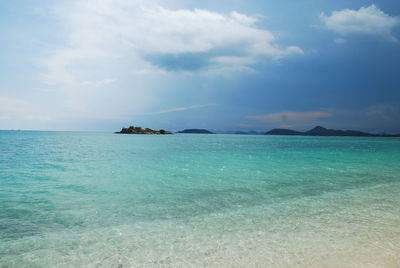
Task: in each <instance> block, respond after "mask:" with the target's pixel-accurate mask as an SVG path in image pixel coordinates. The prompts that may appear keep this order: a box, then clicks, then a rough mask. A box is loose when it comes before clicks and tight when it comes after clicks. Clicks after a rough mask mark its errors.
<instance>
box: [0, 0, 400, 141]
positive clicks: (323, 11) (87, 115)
mask: <svg viewBox="0 0 400 268" xmlns="http://www.w3.org/2000/svg"><path fill="white" fill-rule="evenodd" d="M0 78H1V79H0V129H31V130H88V131H117V130H119V129H121V128H122V127H126V126H130V125H135V126H136V125H138V126H143V127H150V128H155V129H161V128H162V129H167V130H172V131H176V130H181V129H184V128H206V129H212V130H231V131H232V130H242V131H248V130H256V131H267V130H270V129H272V128H290V129H297V130H307V129H310V128H312V127H314V126H316V125H322V126H325V127H327V128H336V129H356V130H363V131H370V132H374V133H381V132H387V133H400V2H399V1H398V0H375V1H373V0H335V1H331V0H296V1H293V0H279V1H278V0H274V1H272V0H245V1H244V0H220V1H211V0H203V1H194V0H165V1H164V0H154V1H148V0H147V1H142V0H87V1H85V0H79V1H78V0H42V1H37V0H14V1H6V0H0Z"/></svg>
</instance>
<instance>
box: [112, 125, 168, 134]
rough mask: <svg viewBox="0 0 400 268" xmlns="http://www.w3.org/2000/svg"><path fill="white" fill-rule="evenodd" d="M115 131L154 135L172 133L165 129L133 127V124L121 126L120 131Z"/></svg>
mask: <svg viewBox="0 0 400 268" xmlns="http://www.w3.org/2000/svg"><path fill="white" fill-rule="evenodd" d="M115 133H116V134H154V135H164V134H172V133H171V132H169V131H166V130H164V129H160V130H153V129H150V128H142V127H135V126H130V127H127V128H122V129H121V131H119V132H115Z"/></svg>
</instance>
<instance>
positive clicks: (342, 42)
mask: <svg viewBox="0 0 400 268" xmlns="http://www.w3.org/2000/svg"><path fill="white" fill-rule="evenodd" d="M334 42H335V44H338V45H341V44H345V43H347V40H346V39H343V38H336V39H335V40H334Z"/></svg>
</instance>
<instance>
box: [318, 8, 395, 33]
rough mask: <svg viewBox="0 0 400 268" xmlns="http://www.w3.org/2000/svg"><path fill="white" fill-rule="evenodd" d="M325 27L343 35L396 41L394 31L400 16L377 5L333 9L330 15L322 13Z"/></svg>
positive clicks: (321, 16)
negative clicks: (359, 35)
mask: <svg viewBox="0 0 400 268" xmlns="http://www.w3.org/2000/svg"><path fill="white" fill-rule="evenodd" d="M320 18H321V20H322V21H323V22H324V24H325V27H326V28H327V29H329V30H332V31H334V32H337V33H339V34H342V35H349V34H365V35H370V36H376V37H381V38H384V39H386V40H390V41H396V40H397V39H396V38H395V37H394V36H393V34H392V31H393V29H394V28H395V27H398V26H399V25H400V19H399V18H398V17H393V16H390V15H388V14H386V13H384V12H383V11H382V10H380V9H379V8H378V7H377V6H375V5H371V6H369V7H361V8H360V9H359V10H352V9H343V10H339V11H333V12H332V14H331V15H330V16H325V14H324V13H321V15H320Z"/></svg>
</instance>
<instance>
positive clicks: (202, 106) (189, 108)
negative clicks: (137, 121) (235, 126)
mask: <svg viewBox="0 0 400 268" xmlns="http://www.w3.org/2000/svg"><path fill="white" fill-rule="evenodd" d="M210 106H216V104H197V105H192V106H186V107H176V108H171V109H166V110H162V111H158V112H153V113H148V115H156V114H166V113H173V112H182V111H187V110H193V109H199V108H204V107H210Z"/></svg>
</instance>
